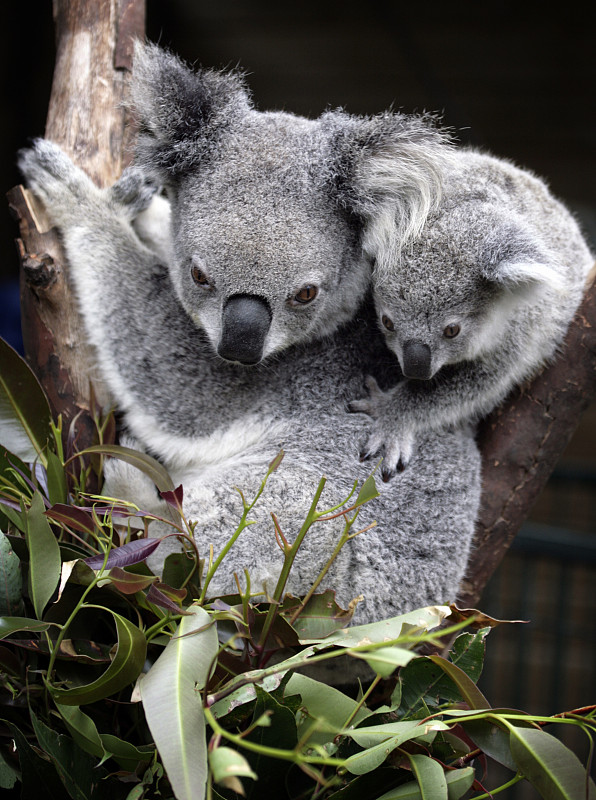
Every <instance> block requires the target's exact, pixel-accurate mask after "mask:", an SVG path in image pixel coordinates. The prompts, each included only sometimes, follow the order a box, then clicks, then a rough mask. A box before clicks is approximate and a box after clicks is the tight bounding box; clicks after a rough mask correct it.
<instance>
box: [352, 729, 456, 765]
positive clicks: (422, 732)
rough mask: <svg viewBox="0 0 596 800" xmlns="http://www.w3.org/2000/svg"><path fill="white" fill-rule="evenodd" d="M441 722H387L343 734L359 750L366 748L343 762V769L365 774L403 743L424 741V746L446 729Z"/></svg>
mask: <svg viewBox="0 0 596 800" xmlns="http://www.w3.org/2000/svg"><path fill="white" fill-rule="evenodd" d="M448 727H449V726H448V725H445V724H444V723H442V722H438V721H433V722H426V723H422V724H420V723H419V722H418V721H412V722H389V723H387V724H386V725H374V726H370V727H363V728H356V729H355V730H348V731H344V733H345V735H346V736H350V737H351V738H352V739H354V741H355V742H356V743H357V744H358V745H360V747H365V748H368V749H366V750H363V751H362V752H361V753H356V754H355V755H353V756H350V757H349V758H348V759H346V762H345V767H346V769H347V770H349V772H351V773H353V774H354V775H364V773H366V772H370V771H372V770H373V769H376V768H377V767H379V766H380V765H381V764H382V763H383V761H385V759H386V758H387V756H388V755H389V753H391V752H392V751H393V750H395V748H396V747H399V746H400V745H401V744H403V743H404V742H409V741H411V740H412V739H424V741H425V742H426V743H428V742H429V739H430V740H432V739H434V737H435V734H436V730H438V729H441V730H443V729H447V728H448Z"/></svg>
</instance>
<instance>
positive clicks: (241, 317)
mask: <svg viewBox="0 0 596 800" xmlns="http://www.w3.org/2000/svg"><path fill="white" fill-rule="evenodd" d="M270 325H271V309H270V308H269V303H268V302H267V301H266V300H265V299H264V298H263V297H258V296H257V295H252V294H235V295H232V297H230V298H229V299H228V301H227V302H226V304H225V306H224V310H223V315H222V329H221V338H220V340H219V347H218V348H217V352H218V354H219V355H220V356H221V357H222V358H225V359H226V361H239V362H240V363H241V364H258V362H259V361H260V360H261V358H262V356H263V345H264V344H265V337H266V336H267V331H268V330H269V326H270Z"/></svg>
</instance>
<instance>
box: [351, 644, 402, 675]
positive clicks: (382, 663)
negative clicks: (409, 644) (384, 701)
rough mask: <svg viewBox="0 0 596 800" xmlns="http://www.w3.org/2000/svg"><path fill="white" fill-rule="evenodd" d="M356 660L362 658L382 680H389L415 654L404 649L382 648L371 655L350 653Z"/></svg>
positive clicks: (372, 651) (373, 651) (371, 652)
mask: <svg viewBox="0 0 596 800" xmlns="http://www.w3.org/2000/svg"><path fill="white" fill-rule="evenodd" d="M350 655H352V656H355V657H356V658H362V659H363V660H364V661H366V663H367V664H368V665H369V667H370V668H371V669H373V670H374V671H375V672H376V673H377V675H380V676H381V677H382V678H388V677H389V676H390V675H392V674H393V673H394V672H395V670H396V669H397V668H398V667H403V666H404V665H405V664H407V663H408V662H409V661H411V660H412V659H413V658H414V657H415V654H414V653H412V651H411V650H405V649H404V648H403V647H380V648H379V649H378V650H371V651H370V652H369V653H357V652H350Z"/></svg>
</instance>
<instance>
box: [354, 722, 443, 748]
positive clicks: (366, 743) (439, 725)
mask: <svg viewBox="0 0 596 800" xmlns="http://www.w3.org/2000/svg"><path fill="white" fill-rule="evenodd" d="M448 729H449V725H447V724H445V723H444V722H441V721H440V720H429V721H426V722H420V721H419V720H409V721H407V722H387V723H386V724H385V725H370V726H364V727H362V728H354V729H351V730H346V731H343V733H344V734H345V735H346V736H350V737H351V738H352V739H353V740H354V741H355V742H356V744H359V745H360V747H372V746H374V745H377V744H379V743H380V742H383V741H386V740H388V739H395V738H397V739H399V742H398V744H401V743H402V742H407V741H409V740H410V739H417V738H418V737H421V736H426V734H427V733H429V732H430V731H431V730H435V731H436V730H448Z"/></svg>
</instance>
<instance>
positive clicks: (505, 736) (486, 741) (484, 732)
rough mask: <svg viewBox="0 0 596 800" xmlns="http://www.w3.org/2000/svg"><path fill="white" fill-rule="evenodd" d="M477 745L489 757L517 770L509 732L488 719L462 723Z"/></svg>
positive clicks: (514, 770)
mask: <svg viewBox="0 0 596 800" xmlns="http://www.w3.org/2000/svg"><path fill="white" fill-rule="evenodd" d="M460 724H461V726H462V727H463V729H464V730H465V732H466V733H467V734H468V736H469V737H470V739H471V740H472V741H473V742H474V744H475V745H476V747H479V748H480V749H481V750H482V752H483V753H485V754H486V755H487V756H488V757H489V758H492V759H494V760H495V761H498V762H499V764H503V766H505V767H507V769H510V770H512V771H513V772H517V764H516V763H515V761H514V760H513V757H512V755H511V748H510V746H509V741H510V738H509V732H508V731H506V730H503V729H502V728H500V727H499V726H498V725H494V724H492V723H491V722H489V721H488V720H484V719H471V720H469V721H468V722H461V723H460Z"/></svg>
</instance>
